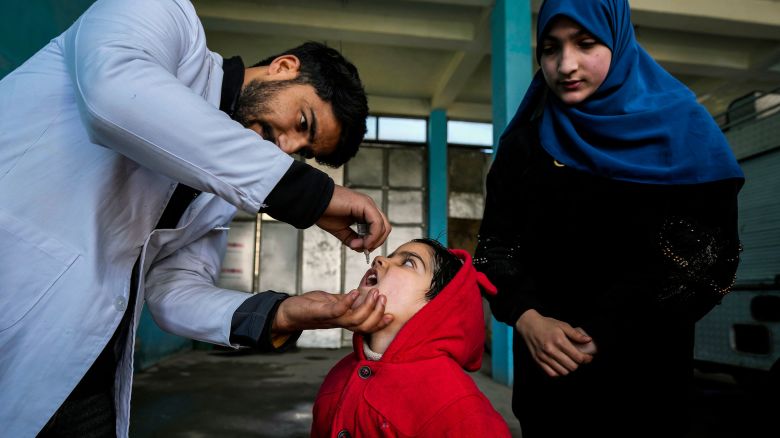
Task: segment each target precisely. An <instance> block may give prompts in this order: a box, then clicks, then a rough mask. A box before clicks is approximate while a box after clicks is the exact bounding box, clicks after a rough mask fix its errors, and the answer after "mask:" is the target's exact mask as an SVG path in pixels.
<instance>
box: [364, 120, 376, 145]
mask: <svg viewBox="0 0 780 438" xmlns="http://www.w3.org/2000/svg"><path fill="white" fill-rule="evenodd" d="M365 139H366V140H376V117H374V116H368V118H367V119H366V136H365Z"/></svg>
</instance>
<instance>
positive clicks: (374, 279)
mask: <svg viewBox="0 0 780 438" xmlns="http://www.w3.org/2000/svg"><path fill="white" fill-rule="evenodd" d="M364 283H365V285H366V286H376V285H377V283H379V277H378V276H377V272H376V269H369V270H368V271H366V275H365V277H364Z"/></svg>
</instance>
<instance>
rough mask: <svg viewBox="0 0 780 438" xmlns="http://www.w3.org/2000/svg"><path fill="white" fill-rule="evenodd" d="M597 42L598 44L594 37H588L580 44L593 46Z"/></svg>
mask: <svg viewBox="0 0 780 438" xmlns="http://www.w3.org/2000/svg"><path fill="white" fill-rule="evenodd" d="M596 44H598V43H597V42H596V40H594V39H586V40H582V41H580V46H582V47H593V46H595V45H596Z"/></svg>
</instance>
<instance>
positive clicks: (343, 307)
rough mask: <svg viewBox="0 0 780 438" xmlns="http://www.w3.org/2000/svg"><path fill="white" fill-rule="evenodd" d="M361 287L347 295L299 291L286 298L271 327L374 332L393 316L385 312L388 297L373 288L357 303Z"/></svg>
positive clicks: (284, 330)
mask: <svg viewBox="0 0 780 438" xmlns="http://www.w3.org/2000/svg"><path fill="white" fill-rule="evenodd" d="M358 295H359V293H358V291H357V290H353V291H351V292H350V293H348V294H346V295H336V294H330V293H328V292H323V291H321V290H317V291H312V292H307V293H305V294H303V295H296V296H292V297H290V298H287V299H286V300H284V301H282V303H281V304H280V305H279V308H278V309H277V311H276V317H275V318H274V323H273V326H272V328H271V332H272V333H274V334H285V333H291V332H296V331H301V330H309V329H325V328H336V327H340V328H345V329H348V330H351V331H353V332H356V333H373V332H375V331H377V330H381V329H383V328H385V327H386V326H387V325H388V324H389V323H390V322H391V321H392V320H393V316H392V315H390V314H385V303H386V302H387V298H386V297H385V296H384V295H379V290H378V289H372V290H371V291H370V292H369V293H368V296H367V297H365V299H364V300H362V302H361V303H360V304H359V305H355V306H353V304H355V301H356V300H357V298H358Z"/></svg>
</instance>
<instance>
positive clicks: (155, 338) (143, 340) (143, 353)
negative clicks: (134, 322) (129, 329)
mask: <svg viewBox="0 0 780 438" xmlns="http://www.w3.org/2000/svg"><path fill="white" fill-rule="evenodd" d="M191 348H192V341H191V340H189V339H187V338H182V337H180V336H174V335H172V334H170V333H167V332H164V331H162V329H161V328H160V327H158V326H157V324H156V323H155V322H154V320H153V319H152V314H151V313H149V309H147V308H146V307H145V306H144V310H143V312H141V320H140V321H139V322H138V330H137V331H136V334H135V365H134V366H135V369H136V370H143V369H146V368H149V367H150V366H152V365H154V364H156V363H157V362H159V361H160V360H161V359H163V358H165V357H166V356H170V355H171V354H173V353H176V352H177V351H181V350H189V349H191Z"/></svg>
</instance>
